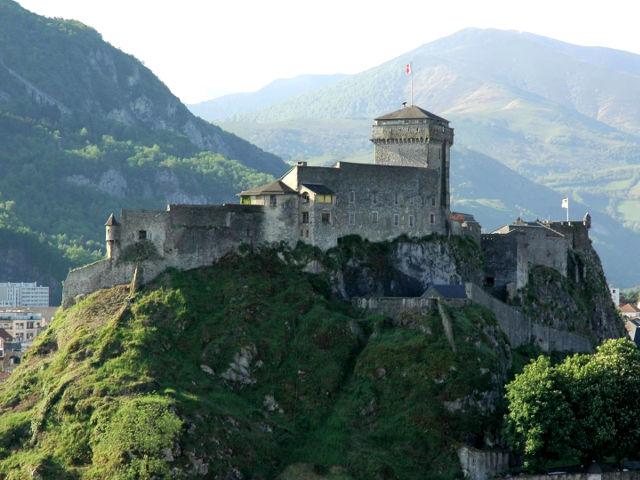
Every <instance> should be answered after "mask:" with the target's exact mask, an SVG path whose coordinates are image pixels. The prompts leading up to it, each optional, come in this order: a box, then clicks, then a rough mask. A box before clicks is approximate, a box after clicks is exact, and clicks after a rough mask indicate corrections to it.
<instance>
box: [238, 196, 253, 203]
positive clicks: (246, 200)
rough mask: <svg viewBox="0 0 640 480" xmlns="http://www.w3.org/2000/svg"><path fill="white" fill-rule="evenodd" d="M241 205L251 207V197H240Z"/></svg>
mask: <svg viewBox="0 0 640 480" xmlns="http://www.w3.org/2000/svg"><path fill="white" fill-rule="evenodd" d="M240 205H251V197H250V196H248V195H243V196H242V197H240Z"/></svg>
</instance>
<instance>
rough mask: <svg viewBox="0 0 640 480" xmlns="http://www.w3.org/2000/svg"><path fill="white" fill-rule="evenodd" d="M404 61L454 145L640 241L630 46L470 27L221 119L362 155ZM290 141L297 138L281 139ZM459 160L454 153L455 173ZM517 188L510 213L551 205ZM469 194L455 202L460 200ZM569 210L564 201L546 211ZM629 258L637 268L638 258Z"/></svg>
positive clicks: (639, 160)
mask: <svg viewBox="0 0 640 480" xmlns="http://www.w3.org/2000/svg"><path fill="white" fill-rule="evenodd" d="M408 62H412V63H413V67H414V103H415V104H417V105H420V106H422V107H425V108H427V109H428V110H430V111H433V112H434V113H437V114H438V115H441V116H443V117H445V118H447V119H448V120H450V121H451V123H452V126H453V127H454V128H455V134H456V137H455V142H456V145H457V146H459V147H462V148H463V149H466V150H469V151H475V152H478V153H480V154H482V155H485V156H486V157H490V158H492V159H495V160H497V161H498V162H499V163H496V162H491V165H492V166H493V167H492V168H499V166H500V164H502V165H504V166H506V167H508V168H509V169H511V170H512V171H513V172H515V173H517V174H519V175H521V176H523V177H524V178H525V179H527V180H530V181H533V182H535V183H537V184H540V185H544V186H546V187H549V188H551V189H552V190H553V192H549V191H547V194H549V195H551V196H553V197H554V198H555V199H556V202H557V203H558V205H559V200H558V199H561V198H563V197H569V198H570V204H571V205H576V206H577V205H579V204H580V205H584V208H580V212H581V213H580V215H582V214H583V213H584V211H590V212H591V213H592V214H593V215H594V218H600V219H604V218H605V217H609V218H610V219H611V225H610V226H611V227H612V228H613V226H614V225H617V224H621V225H623V226H624V227H627V228H629V229H631V230H633V232H628V231H626V230H621V231H620V232H619V234H618V235H619V236H620V237H625V238H635V239H636V240H635V241H636V242H638V241H640V236H639V235H637V233H638V232H640V106H638V104H637V102H635V101H634V99H635V98H637V97H638V94H639V93H640V56H638V55H634V54H631V53H627V52H621V51H616V50H611V49H604V48H596V47H581V46H576V45H570V44H567V43H563V42H560V41H557V40H553V39H550V38H545V37H541V36H537V35H533V34H530V33H519V32H514V31H500V30H492V29H488V30H479V29H467V30H462V31H460V32H458V33H456V34H453V35H451V36H449V37H446V38H442V39H439V40H436V41H434V42H431V43H428V44H426V45H423V46H421V47H419V48H417V49H415V50H413V51H411V52H407V53H405V54H403V55H400V56H399V57H397V58H395V59H393V60H390V61H389V62H386V63H384V64H382V65H379V66H377V67H374V68H371V69H369V70H367V71H364V72H362V73H359V74H356V75H351V76H349V77H346V78H344V79H343V80H341V81H339V82H337V83H335V84H333V85H330V86H327V87H324V88H320V89H317V90H314V91H311V92H308V93H306V94H304V95H301V96H299V97H296V98H292V99H289V100H287V101H284V102H281V103H279V104H276V105H272V106H270V107H267V108H262V109H257V110H255V111H253V112H248V113H245V114H242V115H238V116H236V117H234V121H226V122H224V123H223V124H222V125H223V126H224V128H226V129H228V130H230V131H234V132H236V133H237V134H239V135H241V136H242V137H243V138H247V139H249V140H250V141H253V142H255V143H256V144H257V145H260V146H261V147H263V148H265V149H269V150H270V151H273V152H275V153H276V154H278V155H281V156H282V157H283V158H285V159H289V160H296V161H300V160H309V161H312V162H320V163H322V162H331V161H337V160H349V159H352V158H354V157H355V158H358V159H365V160H366V159H367V158H370V155H371V154H370V152H371V151H372V148H373V147H372V145H370V144H368V142H366V141H363V139H367V138H368V136H369V133H370V126H371V123H372V119H373V118H375V117H376V116H379V115H380V114H382V113H385V112H389V111H393V110H396V109H397V108H398V107H399V105H400V103H401V102H402V101H403V100H409V96H410V82H409V79H408V77H407V75H406V74H405V72H404V66H405V64H406V63H408ZM334 124H335V125H336V127H335V128H334V127H332V125H334ZM345 126H346V128H345ZM283 137H287V138H288V139H289V141H287V142H281V141H280V139H281V138H283ZM336 145H339V146H340V147H339V148H336ZM339 150H342V153H341V154H340V152H339ZM456 152H457V151H456ZM455 165H456V157H455V153H454V156H453V158H452V172H454V171H455V168H456V166H455ZM452 175H453V173H452ZM497 176H499V175H497ZM467 181H468V182H470V185H475V182H476V180H475V179H474V178H469V179H468V180H467ZM476 186H477V187H478V188H481V187H482V185H480V184H478V185H476ZM475 190H477V189H475ZM466 191H467V192H472V191H474V188H471V189H468V190H466ZM461 192H462V190H459V193H461ZM515 193H517V192H514V191H513V189H512V187H511V186H510V185H509V184H504V185H500V186H499V188H498V189H497V191H496V195H497V196H498V197H500V201H501V202H502V203H503V204H504V205H505V206H506V207H507V210H508V211H515V210H518V211H522V212H539V211H542V210H546V209H545V208H540V203H539V202H540V201H541V200H539V199H536V198H532V199H531V202H532V203H527V204H523V202H522V201H518V202H517V203H510V202H513V199H514V198H515V197H514V194H515ZM502 194H504V195H502ZM473 200H474V198H473V197H469V198H467V197H460V196H459V195H456V198H455V201H461V202H462V204H464V203H466V204H469V202H473ZM576 211H577V209H572V212H576ZM564 213H565V212H564V211H562V210H560V209H559V208H557V209H555V210H553V211H551V212H549V213H547V215H549V216H552V217H553V216H555V218H558V217H560V216H561V215H563V214H564ZM572 216H573V215H572ZM494 217H495V216H494ZM511 220H513V219H512V218H508V217H505V218H503V219H502V223H507V222H509V221H511ZM607 221H609V220H607ZM489 223H491V224H494V223H493V221H491V222H489ZM616 228H618V227H617V226H616ZM593 233H594V238H595V240H596V241H600V240H602V239H601V238H600V237H599V236H598V233H597V232H595V231H594V232H593ZM611 234H612V235H614V236H615V235H616V234H614V233H611ZM602 241H603V243H607V244H609V243H610V242H609V240H606V241H604V240H602ZM627 246H628V242H626V241H625V244H624V246H623V245H617V244H616V241H615V240H614V241H613V242H612V243H611V248H612V249H613V250H615V251H617V253H616V255H618V256H619V258H620V261H619V262H618V264H624V263H625V262H628V259H627V260H622V259H623V257H626V255H625V254H623V253H622V252H626V251H628V250H626V248H627ZM603 256H604V255H603ZM605 257H606V256H605ZM633 262H634V265H636V266H640V259H638V258H637V257H635V256H634V260H633ZM605 269H606V271H607V274H608V275H609V277H610V279H611V280H612V281H613V282H616V283H622V284H625V285H633V284H636V283H638V281H637V279H635V277H634V275H633V274H632V273H630V272H629V271H627V270H629V269H628V268H626V269H622V270H621V269H620V268H618V267H615V268H613V267H610V263H609V261H608V259H606V258H605ZM633 270H635V269H631V271H633Z"/></svg>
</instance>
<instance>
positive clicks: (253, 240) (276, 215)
mask: <svg viewBox="0 0 640 480" xmlns="http://www.w3.org/2000/svg"><path fill="white" fill-rule="evenodd" d="M290 219H291V216H290V215H287V214H286V210H283V209H281V208H275V209H271V208H270V207H261V206H252V205H211V206H210V205H207V206H198V205H169V207H168V209H167V210H166V211H161V210H123V211H122V215H121V222H120V232H119V238H120V247H119V249H118V251H117V253H115V252H114V256H113V258H111V259H108V260H104V261H100V262H96V263H94V264H91V265H87V266H85V267H82V268H78V269H75V270H72V271H71V272H70V273H69V275H68V276H67V279H66V280H65V282H64V286H63V305H64V304H66V305H67V306H68V305H69V304H70V302H71V299H73V298H74V297H76V296H77V295H82V294H88V293H91V292H94V291H97V290H99V289H101V288H106V287H111V286H113V285H118V284H123V283H128V282H130V281H131V279H132V277H133V272H134V270H135V266H136V264H140V266H141V272H140V274H141V282H142V283H146V282H149V281H151V280H152V279H153V278H155V276H157V275H158V274H160V273H161V272H162V271H164V270H165V269H166V268H168V267H175V268H179V269H183V270H186V269H190V268H196V267H201V266H206V265H211V264H213V263H214V262H216V261H218V260H219V259H220V258H221V257H223V256H224V255H226V254H227V253H229V252H231V251H233V250H235V249H237V248H238V247H239V246H240V245H242V244H248V245H255V244H258V243H263V242H268V241H280V240H285V241H286V240H287V234H288V233H289V232H292V231H294V232H295V230H294V229H292V226H291V223H290V222H291V220H290Z"/></svg>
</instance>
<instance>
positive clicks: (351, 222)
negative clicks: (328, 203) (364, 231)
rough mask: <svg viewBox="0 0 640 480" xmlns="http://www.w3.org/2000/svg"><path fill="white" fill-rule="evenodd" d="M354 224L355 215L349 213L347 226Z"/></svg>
mask: <svg viewBox="0 0 640 480" xmlns="http://www.w3.org/2000/svg"><path fill="white" fill-rule="evenodd" d="M355 224H356V214H355V212H349V225H355Z"/></svg>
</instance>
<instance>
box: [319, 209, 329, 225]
mask: <svg viewBox="0 0 640 480" xmlns="http://www.w3.org/2000/svg"><path fill="white" fill-rule="evenodd" d="M321 218H322V223H324V224H327V225H328V224H329V223H330V222H331V214H330V213H329V212H322V217H321Z"/></svg>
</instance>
